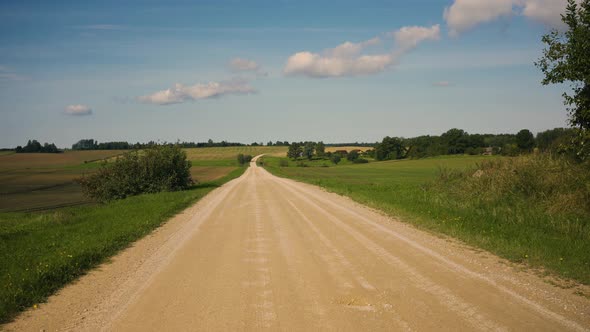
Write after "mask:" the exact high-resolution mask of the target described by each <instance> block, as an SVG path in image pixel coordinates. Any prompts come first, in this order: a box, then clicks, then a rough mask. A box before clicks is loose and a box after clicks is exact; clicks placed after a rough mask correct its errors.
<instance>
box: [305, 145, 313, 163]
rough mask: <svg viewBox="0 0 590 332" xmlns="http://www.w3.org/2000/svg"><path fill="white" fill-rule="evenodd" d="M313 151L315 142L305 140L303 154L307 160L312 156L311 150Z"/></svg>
mask: <svg viewBox="0 0 590 332" xmlns="http://www.w3.org/2000/svg"><path fill="white" fill-rule="evenodd" d="M314 151H315V143H314V142H305V144H304V145H303V156H304V157H306V158H307V159H308V160H311V158H313V152H314Z"/></svg>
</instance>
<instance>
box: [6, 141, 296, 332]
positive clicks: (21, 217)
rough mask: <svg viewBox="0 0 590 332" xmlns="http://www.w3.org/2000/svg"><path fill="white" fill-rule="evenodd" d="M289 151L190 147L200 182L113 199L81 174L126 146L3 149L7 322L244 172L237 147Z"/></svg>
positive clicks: (193, 170) (249, 151)
mask: <svg viewBox="0 0 590 332" xmlns="http://www.w3.org/2000/svg"><path fill="white" fill-rule="evenodd" d="M286 150H287V149H286V147H228V148H201V149H185V151H186V152H187V156H188V158H189V160H191V162H192V164H193V167H192V168H191V175H192V176H193V179H196V180H197V181H198V184H197V185H196V186H194V187H193V188H192V189H191V190H188V191H181V192H172V193H159V194H152V195H140V196H135V197H130V198H127V199H124V200H121V201H115V202H111V203H107V204H96V203H92V202H90V201H88V200H86V199H85V198H84V197H83V196H82V193H81V190H80V187H79V186H78V185H77V184H75V183H74V182H73V180H74V179H75V178H77V177H79V176H81V175H83V174H86V173H90V172H93V171H95V170H96V169H97V168H98V167H100V164H101V163H102V162H103V160H108V159H110V158H113V157H115V156H117V155H120V154H121V153H123V152H125V151H69V152H65V153H63V154H3V155H0V195H1V198H2V200H1V201H0V322H5V321H7V320H9V319H10V318H11V317H13V316H14V315H15V314H16V313H17V312H19V311H20V310H23V309H24V308H26V307H28V306H30V305H32V304H34V303H38V302H42V301H44V300H45V299H46V297H47V296H48V295H50V294H51V293H53V292H54V291H56V290H57V289H59V288H60V287H62V286H63V285H65V284H67V283H68V282H70V281H71V280H74V279H75V278H77V277H78V276H80V275H81V274H83V273H84V272H85V271H88V270H89V269H90V268H92V267H94V266H96V265H97V264H100V263H101V262H103V261H104V260H105V259H107V258H108V257H110V256H112V255H114V254H115V253H116V252H118V251H119V250H121V249H122V248H125V247H126V246H128V245H129V244H130V243H131V242H133V241H135V240H137V239H139V238H141V237H142V236H144V235H146V234H148V233H149V232H150V231H152V230H153V229H154V228H156V227H158V226H159V225H161V224H162V223H163V222H165V221H166V220H167V219H168V218H170V217H171V216H172V215H174V214H175V213H177V212H178V211H180V210H182V209H184V208H186V207H187V206H189V205H190V204H192V203H194V202H195V201H197V200H198V199H200V198H201V197H203V196H204V195H206V194H207V193H208V192H210V191H211V190H213V189H214V188H216V187H218V186H219V185H221V184H223V183H225V182H226V181H229V180H230V179H233V178H235V177H238V176H239V175H241V174H242V173H243V172H244V170H245V167H240V165H239V164H238V162H237V158H236V156H237V154H239V153H243V154H252V155H256V154H261V153H267V154H271V155H272V154H280V155H283V154H284V153H285V152H286ZM80 204H81V205H80ZM75 205H79V206H75ZM8 210H10V211H12V212H7V211H8ZM15 210H25V211H27V212H14V211H15Z"/></svg>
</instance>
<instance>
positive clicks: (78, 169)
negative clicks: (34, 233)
mask: <svg viewBox="0 0 590 332" xmlns="http://www.w3.org/2000/svg"><path fill="white" fill-rule="evenodd" d="M123 152H124V151H118V150H110V151H66V152H64V153H13V154H3V155H0V197H1V200H0V212H6V211H35V210H43V209H52V208H59V207H64V206H73V205H80V204H87V203H89V201H88V200H87V199H85V198H84V197H83V196H82V191H81V190H80V187H79V186H78V185H77V184H75V183H74V179H75V178H78V177H80V176H82V175H83V174H85V173H88V172H92V171H93V170H94V169H96V168H97V167H99V166H100V161H101V160H104V159H108V158H112V157H114V156H117V155H120V154H121V153H123Z"/></svg>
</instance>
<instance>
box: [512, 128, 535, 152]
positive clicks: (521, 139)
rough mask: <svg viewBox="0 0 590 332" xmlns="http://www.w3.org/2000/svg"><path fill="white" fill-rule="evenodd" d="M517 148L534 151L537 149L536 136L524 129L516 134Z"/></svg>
mask: <svg viewBox="0 0 590 332" xmlns="http://www.w3.org/2000/svg"><path fill="white" fill-rule="evenodd" d="M516 146H518V148H519V149H520V150H521V151H529V152H530V151H532V150H533V148H534V147H535V136H533V133H531V132H530V130H528V129H522V130H521V131H519V132H518V134H516Z"/></svg>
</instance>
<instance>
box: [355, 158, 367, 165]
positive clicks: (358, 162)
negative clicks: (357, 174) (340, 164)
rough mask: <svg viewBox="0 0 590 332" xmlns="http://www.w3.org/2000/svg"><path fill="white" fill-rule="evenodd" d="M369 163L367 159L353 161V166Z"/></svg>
mask: <svg viewBox="0 0 590 332" xmlns="http://www.w3.org/2000/svg"><path fill="white" fill-rule="evenodd" d="M368 162H369V161H368V160H367V159H363V158H358V159H355V160H353V161H352V163H353V164H367V163H368Z"/></svg>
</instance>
